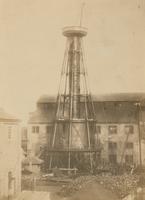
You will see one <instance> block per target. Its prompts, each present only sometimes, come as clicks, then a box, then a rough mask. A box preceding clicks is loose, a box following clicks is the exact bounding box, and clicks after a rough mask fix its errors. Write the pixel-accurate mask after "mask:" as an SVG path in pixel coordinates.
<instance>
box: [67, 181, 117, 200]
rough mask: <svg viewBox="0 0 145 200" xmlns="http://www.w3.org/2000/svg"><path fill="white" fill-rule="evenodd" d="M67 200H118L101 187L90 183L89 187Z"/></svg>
mask: <svg viewBox="0 0 145 200" xmlns="http://www.w3.org/2000/svg"><path fill="white" fill-rule="evenodd" d="M68 200H119V198H118V197H117V196H116V195H115V194H113V193H112V192H110V191H109V190H107V189H104V188H103V186H102V185H100V184H98V183H91V184H90V185H89V186H87V187H85V188H83V189H81V190H80V191H78V192H76V193H75V194H74V195H73V196H72V197H70V198H68Z"/></svg>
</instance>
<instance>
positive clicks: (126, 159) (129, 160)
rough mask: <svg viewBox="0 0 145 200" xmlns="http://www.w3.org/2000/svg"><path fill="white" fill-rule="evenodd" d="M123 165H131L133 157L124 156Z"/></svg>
mask: <svg viewBox="0 0 145 200" xmlns="http://www.w3.org/2000/svg"><path fill="white" fill-rule="evenodd" d="M125 163H127V164H133V155H126V156H125Z"/></svg>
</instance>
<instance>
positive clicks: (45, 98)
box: [37, 95, 56, 103]
mask: <svg viewBox="0 0 145 200" xmlns="http://www.w3.org/2000/svg"><path fill="white" fill-rule="evenodd" d="M55 101H56V96H55V95H54V96H49V95H42V96H40V98H39V99H38V101H37V103H49V102H50V103H51V102H55Z"/></svg>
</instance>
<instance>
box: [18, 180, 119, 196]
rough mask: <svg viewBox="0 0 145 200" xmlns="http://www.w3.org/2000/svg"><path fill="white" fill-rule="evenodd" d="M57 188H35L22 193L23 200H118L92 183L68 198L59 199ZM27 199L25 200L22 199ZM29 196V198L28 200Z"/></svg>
mask: <svg viewBox="0 0 145 200" xmlns="http://www.w3.org/2000/svg"><path fill="white" fill-rule="evenodd" d="M60 188H61V187H60V185H59V186H44V185H42V186H37V187H36V188H35V189H36V191H32V192H30V191H29V192H24V195H23V198H20V199H23V200H29V199H31V200H36V199H37V200H38V199H40V198H41V200H43V199H47V200H119V198H118V197H117V196H116V195H115V194H113V193H112V192H111V191H109V190H107V189H105V188H104V187H103V186H102V185H100V184H98V183H96V182H93V183H90V184H89V185H87V186H85V187H84V188H82V189H80V190H79V191H77V192H75V193H74V194H73V195H71V196H70V197H69V196H68V197H60V196H59V195H57V192H58V191H59V190H60ZM24 196H25V197H27V198H24ZM28 196H29V198H28Z"/></svg>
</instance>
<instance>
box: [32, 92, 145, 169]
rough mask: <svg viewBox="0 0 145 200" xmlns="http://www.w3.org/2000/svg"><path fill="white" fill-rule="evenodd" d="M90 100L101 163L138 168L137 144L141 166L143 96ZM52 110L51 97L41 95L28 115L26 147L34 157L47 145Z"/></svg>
mask: <svg viewBox="0 0 145 200" xmlns="http://www.w3.org/2000/svg"><path fill="white" fill-rule="evenodd" d="M92 99H93V104H94V109H95V113H96V115H95V117H96V131H97V132H98V135H99V140H100V143H101V145H102V151H101V161H102V162H106V163H107V162H111V163H121V162H122V163H129V164H135V165H139V164H140V152H139V150H140V147H139V144H140V142H141V150H142V152H141V159H142V160H141V161H142V164H143V165H145V156H144V150H145V140H144V139H145V137H144V131H145V127H144V123H145V105H144V99H145V94H140V93H137V94H131V93H130V94H112V95H97V96H93V97H92ZM55 111H56V99H55V97H52V96H47V95H44V96H41V97H40V98H39V99H38V101H37V108H36V111H35V112H33V113H31V114H30V118H29V123H28V135H29V144H31V145H30V147H29V148H31V149H33V151H34V152H35V154H36V155H41V153H42V152H43V149H44V148H47V147H48V146H50V145H51V140H52V135H53V128H54V120H55ZM139 131H140V133H139ZM62 139H63V138H60V140H62ZM140 140H141V141H140ZM96 145H97V144H96Z"/></svg>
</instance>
